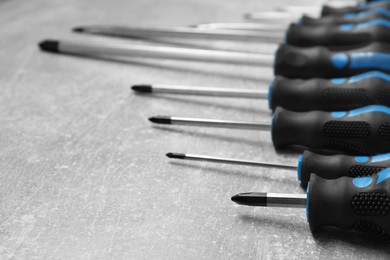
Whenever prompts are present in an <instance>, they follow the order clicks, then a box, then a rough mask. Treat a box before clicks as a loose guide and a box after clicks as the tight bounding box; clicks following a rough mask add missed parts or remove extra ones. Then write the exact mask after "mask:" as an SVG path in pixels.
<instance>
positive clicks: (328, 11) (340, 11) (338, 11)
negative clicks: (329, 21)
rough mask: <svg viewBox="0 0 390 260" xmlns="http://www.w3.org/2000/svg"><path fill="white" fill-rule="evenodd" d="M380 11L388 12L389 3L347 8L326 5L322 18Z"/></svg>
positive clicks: (322, 11) (373, 2)
mask: <svg viewBox="0 0 390 260" xmlns="http://www.w3.org/2000/svg"><path fill="white" fill-rule="evenodd" d="M378 9H384V10H388V9H390V2H389V1H386V0H384V1H372V2H370V3H362V4H359V5H355V6H345V7H337V8H335V7H331V6H329V5H324V6H323V7H322V10H321V16H328V15H344V14H347V13H359V12H365V11H373V10H378Z"/></svg>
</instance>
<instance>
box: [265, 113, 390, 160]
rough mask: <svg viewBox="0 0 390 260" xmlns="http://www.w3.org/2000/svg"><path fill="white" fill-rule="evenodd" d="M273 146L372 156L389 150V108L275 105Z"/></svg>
mask: <svg viewBox="0 0 390 260" xmlns="http://www.w3.org/2000/svg"><path fill="white" fill-rule="evenodd" d="M272 126H273V127H272V141H273V143H274V146H275V148H276V149H281V148H291V147H300V148H305V149H308V150H311V151H318V152H321V153H329V152H331V153H345V154H352V155H375V154H381V153H387V152H389V151H390V108H388V107H383V106H367V107H363V108H359V109H356V110H351V111H348V112H331V113H330V112H324V111H311V112H293V111H290V110H286V109H283V108H280V107H278V108H277V109H276V110H275V113H274V117H273V123H272Z"/></svg>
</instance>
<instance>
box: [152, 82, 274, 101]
mask: <svg viewBox="0 0 390 260" xmlns="http://www.w3.org/2000/svg"><path fill="white" fill-rule="evenodd" d="M152 92H153V93H169V94H183V95H202V96H219V97H239V98H261V99H266V98H268V92H265V91H258V90H250V89H228V88H213V87H198V86H174V85H161V84H153V85H152Z"/></svg>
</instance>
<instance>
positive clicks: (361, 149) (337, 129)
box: [149, 105, 390, 155]
mask: <svg viewBox="0 0 390 260" xmlns="http://www.w3.org/2000/svg"><path fill="white" fill-rule="evenodd" d="M149 120H150V121H151V122H153V123H157V124H172V125H175V124H176V125H192V126H205V127H221V128H236V129H248V130H268V131H269V130H271V136H272V141H273V144H274V146H275V148H276V149H280V148H291V147H300V148H302V147H303V148H305V149H308V150H312V151H321V152H333V153H334V152H335V151H337V152H341V153H347V154H352V155H375V154H381V153H387V152H390V108H389V107H384V106H376V105H374V106H367V107H362V108H358V109H355V110H351V111H338V112H323V111H311V112H293V111H289V110H286V109H283V108H280V107H278V108H276V110H275V113H274V116H273V119H272V123H271V124H269V123H268V124H267V123H251V122H245V121H227V120H213V119H199V118H185V117H170V116H155V117H151V118H149Z"/></svg>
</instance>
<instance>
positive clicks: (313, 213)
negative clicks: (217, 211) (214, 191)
mask: <svg viewBox="0 0 390 260" xmlns="http://www.w3.org/2000/svg"><path fill="white" fill-rule="evenodd" d="M389 178H390V169H389V168H386V169H384V170H382V171H381V172H379V173H378V174H376V175H372V176H370V177H360V178H350V177H341V178H338V179H334V180H327V179H324V178H321V177H319V176H316V175H315V174H312V175H311V177H310V183H309V186H308V188H307V193H306V194H280V193H264V192H247V193H239V194H237V195H234V196H233V197H232V198H231V200H232V201H234V202H235V203H237V204H241V205H247V206H261V207H267V206H268V207H293V208H306V216H307V219H308V222H309V225H310V229H311V231H313V232H315V231H318V230H320V229H321V228H322V227H327V226H333V227H338V228H340V229H343V230H351V229H354V230H356V231H360V232H366V233H369V234H371V235H375V236H377V238H379V239H383V240H389V239H390V233H389V232H390V214H389V208H390V197H389V196H390V182H389Z"/></svg>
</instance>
